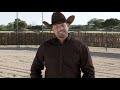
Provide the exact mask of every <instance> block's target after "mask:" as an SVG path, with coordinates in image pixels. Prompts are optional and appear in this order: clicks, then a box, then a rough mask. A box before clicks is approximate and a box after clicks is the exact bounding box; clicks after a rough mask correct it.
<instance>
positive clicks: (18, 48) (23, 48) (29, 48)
mask: <svg viewBox="0 0 120 90" xmlns="http://www.w3.org/2000/svg"><path fill="white" fill-rule="evenodd" d="M37 49H38V47H36V48H33V47H6V48H1V47H0V50H28V51H37Z"/></svg>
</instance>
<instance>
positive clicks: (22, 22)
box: [18, 21, 27, 29]
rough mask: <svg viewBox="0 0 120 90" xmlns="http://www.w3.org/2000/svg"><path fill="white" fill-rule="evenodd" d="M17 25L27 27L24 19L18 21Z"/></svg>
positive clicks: (21, 27)
mask: <svg viewBox="0 0 120 90" xmlns="http://www.w3.org/2000/svg"><path fill="white" fill-rule="evenodd" d="M18 26H19V27H20V29H26V28H27V23H26V22H25V21H20V22H19V23H18Z"/></svg>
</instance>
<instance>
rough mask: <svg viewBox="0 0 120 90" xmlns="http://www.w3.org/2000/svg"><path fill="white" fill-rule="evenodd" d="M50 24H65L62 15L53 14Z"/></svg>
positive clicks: (58, 13)
mask: <svg viewBox="0 0 120 90" xmlns="http://www.w3.org/2000/svg"><path fill="white" fill-rule="evenodd" d="M51 22H52V24H59V23H64V22H66V18H65V16H64V15H63V14H62V13H60V12H55V13H53V15H52V19H51Z"/></svg>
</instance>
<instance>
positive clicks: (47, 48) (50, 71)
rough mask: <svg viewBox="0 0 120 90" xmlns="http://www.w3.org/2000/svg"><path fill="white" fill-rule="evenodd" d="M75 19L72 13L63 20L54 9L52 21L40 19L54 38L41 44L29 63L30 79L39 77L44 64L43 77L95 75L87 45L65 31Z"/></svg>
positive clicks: (85, 76)
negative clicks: (51, 31)
mask: <svg viewBox="0 0 120 90" xmlns="http://www.w3.org/2000/svg"><path fill="white" fill-rule="evenodd" d="M74 18H75V16H74V15H72V16H70V17H68V19H66V18H65V16H64V15H63V14H62V13H60V12H55V13H53V15H52V19H51V22H52V24H49V23H47V22H46V21H44V22H43V23H44V24H45V25H46V26H47V27H49V28H50V29H52V30H53V32H54V34H55V36H56V37H55V38H53V39H50V40H48V41H46V42H44V43H43V44H41V45H40V47H39V49H38V51H37V53H36V56H35V59H34V61H33V63H32V66H31V74H30V75H31V78H42V74H41V73H42V72H41V70H43V69H44V66H45V68H46V70H45V78H95V72H94V67H93V63H92V60H91V56H90V52H89V49H88V47H87V46H86V45H85V44H84V43H82V42H81V41H79V40H75V39H74V38H72V37H71V36H70V35H69V34H68V30H69V26H70V24H71V23H72V22H73V21H74ZM81 71H82V72H83V75H81Z"/></svg>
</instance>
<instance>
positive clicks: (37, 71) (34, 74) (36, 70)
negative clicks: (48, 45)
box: [30, 45, 44, 78]
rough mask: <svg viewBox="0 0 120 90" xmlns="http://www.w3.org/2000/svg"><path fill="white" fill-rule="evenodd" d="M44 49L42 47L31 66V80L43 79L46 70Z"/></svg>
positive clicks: (41, 46)
mask: <svg viewBox="0 0 120 90" xmlns="http://www.w3.org/2000/svg"><path fill="white" fill-rule="evenodd" d="M43 51H44V47H43V45H40V47H39V48H38V50H37V53H36V56H35V58H34V60H33V63H32V65H31V70H30V71H31V73H30V76H31V78H42V71H41V70H43V69H44V53H43Z"/></svg>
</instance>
